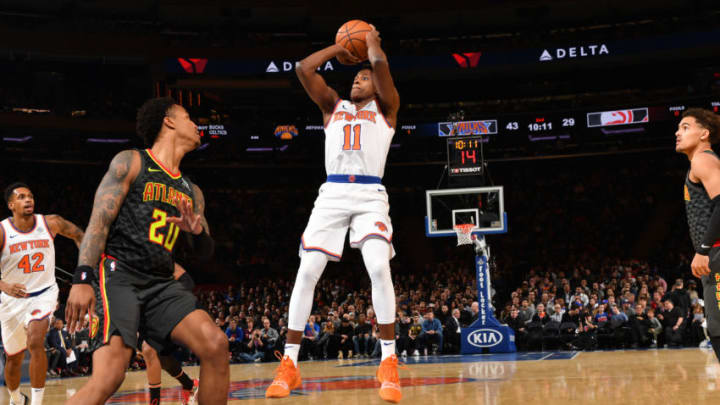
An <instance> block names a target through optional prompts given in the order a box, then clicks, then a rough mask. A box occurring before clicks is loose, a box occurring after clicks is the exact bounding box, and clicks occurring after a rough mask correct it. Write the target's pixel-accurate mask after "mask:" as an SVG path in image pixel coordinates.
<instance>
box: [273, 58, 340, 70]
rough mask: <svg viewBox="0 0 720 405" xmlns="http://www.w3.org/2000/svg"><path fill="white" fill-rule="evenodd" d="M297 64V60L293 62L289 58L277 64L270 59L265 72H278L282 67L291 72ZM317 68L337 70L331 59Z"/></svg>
mask: <svg viewBox="0 0 720 405" xmlns="http://www.w3.org/2000/svg"><path fill="white" fill-rule="evenodd" d="M295 65H297V62H291V61H289V60H284V61H280V62H278V63H277V64H275V61H270V64H268V66H267V67H266V68H265V73H278V72H280V71H281V69H282V71H283V72H289V71H291V70H293V69H294V68H295ZM317 70H318V71H323V72H325V71H328V70H335V67H334V66H333V64H332V62H331V61H327V62H325V64H324V65H322V66H319V67H318V68H317Z"/></svg>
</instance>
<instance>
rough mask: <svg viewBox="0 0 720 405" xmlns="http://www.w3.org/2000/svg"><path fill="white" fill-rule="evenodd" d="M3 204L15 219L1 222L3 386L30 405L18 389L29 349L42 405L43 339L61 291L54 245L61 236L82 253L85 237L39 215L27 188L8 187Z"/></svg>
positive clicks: (36, 401) (36, 397)
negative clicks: (57, 281) (57, 279)
mask: <svg viewBox="0 0 720 405" xmlns="http://www.w3.org/2000/svg"><path fill="white" fill-rule="evenodd" d="M5 202H6V203H7V206H8V208H9V209H10V211H11V212H12V217H11V218H7V219H5V220H3V221H2V222H0V272H1V273H2V277H1V278H0V290H2V294H0V328H1V329H2V341H3V345H4V347H5V353H6V354H7V360H6V362H5V384H6V385H7V388H8V391H9V393H10V404H11V405H25V404H27V402H28V398H27V396H26V395H25V394H22V393H21V392H20V389H19V387H20V378H21V374H22V370H21V368H22V362H23V358H24V357H25V349H28V351H29V352H30V385H31V388H32V405H40V404H42V401H43V395H44V392H45V376H46V374H47V368H48V361H47V355H46V354H45V335H46V333H47V331H48V326H49V325H48V323H49V320H48V317H49V316H50V314H52V313H53V311H55V308H56V307H57V298H58V291H59V290H58V286H57V283H56V282H55V244H54V239H55V236H56V235H62V236H65V237H66V238H70V239H72V240H73V241H75V244H76V245H78V247H79V246H80V243H81V242H82V238H83V231H82V230H80V228H78V227H77V226H76V225H75V224H73V223H72V222H70V221H67V220H65V219H63V218H62V217H61V216H59V215H48V216H43V215H40V214H35V198H34V196H33V193H32V191H30V188H29V187H28V186H27V185H25V184H22V183H13V184H11V185H10V186H8V187H7V189H6V190H5ZM67 344H68V345H69V344H70V342H67ZM68 353H70V352H68Z"/></svg>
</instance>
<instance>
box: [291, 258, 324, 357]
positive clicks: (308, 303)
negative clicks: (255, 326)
mask: <svg viewBox="0 0 720 405" xmlns="http://www.w3.org/2000/svg"><path fill="white" fill-rule="evenodd" d="M327 261H328V258H327V256H326V255H325V254H324V253H320V252H314V251H310V252H304V253H303V254H302V258H301V259H300V267H299V268H298V274H297V277H296V278H295V286H294V287H293V291H292V295H291V296H290V308H289V310H288V329H291V330H300V331H302V330H305V323H307V320H308V317H309V316H310V311H312V303H313V294H314V293H315V285H316V284H317V282H318V280H319V279H320V276H321V275H322V273H323V271H324V270H325V265H326V264H327ZM296 360H297V356H296V357H295V360H294V361H295V363H296V364H297V361H296Z"/></svg>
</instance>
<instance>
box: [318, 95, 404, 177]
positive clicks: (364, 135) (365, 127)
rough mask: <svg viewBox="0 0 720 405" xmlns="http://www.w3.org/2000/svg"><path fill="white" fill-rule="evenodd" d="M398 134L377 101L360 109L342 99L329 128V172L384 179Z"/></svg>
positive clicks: (326, 144)
mask: <svg viewBox="0 0 720 405" xmlns="http://www.w3.org/2000/svg"><path fill="white" fill-rule="evenodd" d="M394 134H395V129H394V128H392V127H391V126H390V124H388V122H387V120H386V119H385V116H384V115H383V113H382V111H380V108H379V106H378V104H377V101H376V100H372V101H370V102H369V103H368V104H367V105H365V106H364V107H363V108H361V109H360V110H358V109H357V108H356V106H355V104H353V103H352V102H351V101H349V100H342V99H341V100H338V102H337V104H336V105H335V109H334V110H333V113H332V115H331V116H330V120H329V121H328V123H327V124H326V125H325V171H326V172H327V174H328V175H330V174H348V175H363V176H375V177H380V178H382V177H383V173H384V171H385V161H386V160H387V155H388V151H389V150H390V143H391V141H392V137H393V135H394Z"/></svg>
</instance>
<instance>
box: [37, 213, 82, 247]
mask: <svg viewBox="0 0 720 405" xmlns="http://www.w3.org/2000/svg"><path fill="white" fill-rule="evenodd" d="M45 220H46V221H47V224H48V227H49V228H50V232H52V233H53V235H62V236H64V237H66V238H69V239H72V240H74V241H75V244H76V245H77V247H78V248H80V244H81V243H82V239H83V235H84V234H85V232H83V231H82V229H80V228H78V226H77V225H75V224H73V223H72V222H70V221H68V220H67V219H65V218H63V217H61V216H60V215H48V216H46V217H45Z"/></svg>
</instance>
